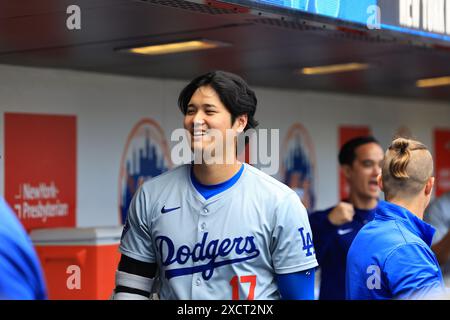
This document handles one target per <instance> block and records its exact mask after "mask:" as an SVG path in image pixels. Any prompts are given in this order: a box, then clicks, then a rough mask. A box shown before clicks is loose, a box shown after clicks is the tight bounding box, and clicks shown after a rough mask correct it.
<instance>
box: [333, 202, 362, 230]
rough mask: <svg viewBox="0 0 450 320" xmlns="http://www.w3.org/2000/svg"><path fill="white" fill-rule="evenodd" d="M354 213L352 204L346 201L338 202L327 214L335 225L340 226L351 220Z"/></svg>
mask: <svg viewBox="0 0 450 320" xmlns="http://www.w3.org/2000/svg"><path fill="white" fill-rule="evenodd" d="M354 215H355V209H354V208H353V205H352V204H350V203H347V202H340V203H339V204H338V205H337V206H336V207H335V208H334V209H333V210H331V212H330V213H329V214H328V220H330V222H331V223H332V224H334V225H335V226H340V225H343V224H346V223H348V222H351V221H353V216H354Z"/></svg>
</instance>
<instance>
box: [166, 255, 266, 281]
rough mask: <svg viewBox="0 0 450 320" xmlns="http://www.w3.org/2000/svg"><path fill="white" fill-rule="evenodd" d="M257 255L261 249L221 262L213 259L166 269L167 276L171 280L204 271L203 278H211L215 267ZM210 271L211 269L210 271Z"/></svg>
mask: <svg viewBox="0 0 450 320" xmlns="http://www.w3.org/2000/svg"><path fill="white" fill-rule="evenodd" d="M257 256H259V250H257V251H256V252H254V254H253V255H251V256H248V257H244V258H239V259H230V260H224V261H219V262H214V260H211V261H210V262H209V263H207V264H204V265H202V266H195V267H189V268H180V269H171V270H166V278H167V280H169V279H171V278H174V277H180V276H185V275H187V274H195V273H198V272H202V273H203V274H202V277H203V279H205V280H209V279H210V278H211V276H212V275H213V273H214V269H215V268H218V267H221V266H225V265H228V264H233V263H238V262H242V261H246V260H250V259H253V258H256V257H257ZM208 271H209V273H208Z"/></svg>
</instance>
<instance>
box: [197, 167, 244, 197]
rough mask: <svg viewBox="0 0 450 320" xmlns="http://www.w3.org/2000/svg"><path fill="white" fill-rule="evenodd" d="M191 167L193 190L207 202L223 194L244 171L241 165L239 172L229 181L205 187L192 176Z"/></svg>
mask: <svg viewBox="0 0 450 320" xmlns="http://www.w3.org/2000/svg"><path fill="white" fill-rule="evenodd" d="M193 168H194V167H193V166H191V180H192V184H193V185H194V187H195V189H197V191H198V192H199V193H200V194H201V195H202V196H203V198H205V199H206V200H208V199H209V198H211V197H213V196H215V195H217V194H219V193H221V192H224V191H225V190H227V189H229V188H231V187H232V186H233V185H234V184H235V183H236V182H237V181H238V180H239V178H240V177H241V175H242V172H243V171H244V164H242V166H241V168H240V169H239V171H238V172H237V173H236V174H235V175H234V176H233V177H231V178H230V179H228V180H227V181H225V182H222V183H219V184H213V185H205V184H201V183H200V182H199V181H198V180H197V178H196V177H195V175H194V170H193Z"/></svg>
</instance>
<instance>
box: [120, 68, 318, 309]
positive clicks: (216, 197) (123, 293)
mask: <svg viewBox="0 0 450 320" xmlns="http://www.w3.org/2000/svg"><path fill="white" fill-rule="evenodd" d="M178 102H179V107H180V109H181V111H182V112H183V114H184V128H185V129H186V130H187V131H188V132H189V134H188V135H189V139H190V144H191V148H192V150H194V151H195V150H197V151H198V150H199V149H200V151H202V152H203V153H204V154H205V153H206V152H207V151H208V152H210V151H211V150H214V154H215V156H216V157H218V158H219V159H222V160H225V159H227V161H226V162H225V161H224V163H222V162H220V161H219V162H217V161H216V163H209V164H208V163H206V162H205V161H201V162H200V163H197V161H196V162H194V163H192V164H186V165H182V166H180V167H178V168H175V169H173V170H171V171H168V172H166V173H164V174H162V175H160V176H158V177H156V178H153V179H152V180H150V181H148V182H146V183H144V184H143V185H142V186H141V187H140V188H139V189H138V191H137V192H136V194H135V196H134V198H133V201H132V202H131V205H130V208H129V213H128V219H127V222H126V224H125V227H124V231H123V235H122V241H121V245H120V251H121V253H122V258H121V261H120V263H119V268H118V271H117V274H116V288H115V292H114V295H113V298H114V299H148V298H149V296H150V293H151V292H152V288H153V289H155V287H156V285H155V283H156V281H155V279H156V278H157V279H158V286H157V287H158V289H157V292H158V294H159V298H160V299H220V300H226V299H233V300H237V299H280V298H283V299H312V298H313V297H314V268H315V267H316V266H317V261H316V257H315V252H314V247H313V243H312V234H311V229H310V225H309V221H308V216H307V213H306V210H305V208H304V206H303V205H302V203H301V201H300V199H299V197H298V196H297V194H296V193H295V192H294V191H293V190H291V189H290V188H288V187H287V186H285V185H284V184H282V183H280V182H279V181H277V180H275V179H274V178H272V177H270V176H268V175H266V174H264V173H263V172H261V171H259V170H258V169H256V168H254V167H252V166H250V165H247V164H243V163H240V162H239V161H237V159H236V151H235V150H236V140H235V139H231V140H226V136H227V134H226V131H227V130H228V131H229V130H231V131H232V132H233V133H234V134H235V135H238V134H239V133H242V132H243V131H245V130H247V129H249V128H254V127H256V125H257V122H256V121H255V119H254V118H253V117H254V114H255V111H256V102H257V100H256V97H255V94H254V92H253V91H252V90H251V89H250V88H249V87H248V86H247V84H246V83H245V82H244V80H242V79H241V78H240V77H238V76H236V75H234V74H230V73H227V72H223V71H214V72H210V73H207V74H205V75H202V76H200V77H198V78H196V79H194V80H193V81H192V82H191V83H190V84H189V85H187V86H186V87H185V88H184V89H183V90H182V92H181V93H180V96H179V100H178ZM213 130H215V131H216V132H221V133H222V135H221V137H223V141H218V139H219V138H218V136H217V135H214V136H213V135H212V134H211V132H212V131H213ZM219 142H220V143H219ZM230 145H231V146H232V148H226V146H228V147H229V146H230ZM230 159H231V160H232V161H231V162H230V161H229V160H230Z"/></svg>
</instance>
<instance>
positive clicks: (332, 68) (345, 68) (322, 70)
mask: <svg viewBox="0 0 450 320" xmlns="http://www.w3.org/2000/svg"><path fill="white" fill-rule="evenodd" d="M367 68H369V65H368V64H366V63H356V62H352V63H344V64H333V65H328V66H318V67H309V68H303V69H301V70H300V73H302V74H306V75H316V74H330V73H340V72H350V71H358V70H365V69H367Z"/></svg>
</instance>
